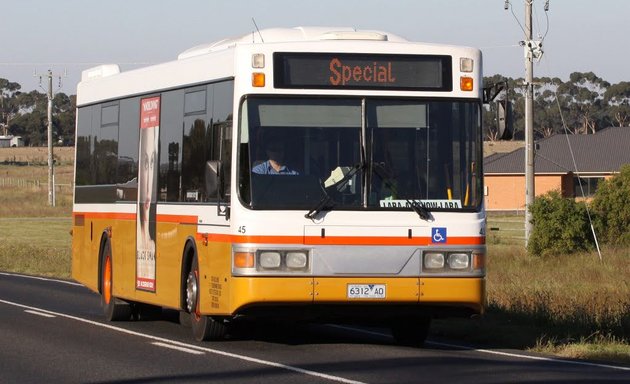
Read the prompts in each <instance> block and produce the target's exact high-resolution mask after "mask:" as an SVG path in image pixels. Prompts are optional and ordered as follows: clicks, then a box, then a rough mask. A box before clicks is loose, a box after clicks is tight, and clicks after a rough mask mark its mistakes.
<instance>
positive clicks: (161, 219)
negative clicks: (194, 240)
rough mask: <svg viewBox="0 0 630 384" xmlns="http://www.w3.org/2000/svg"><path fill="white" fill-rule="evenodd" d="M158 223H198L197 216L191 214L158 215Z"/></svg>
mask: <svg viewBox="0 0 630 384" xmlns="http://www.w3.org/2000/svg"><path fill="white" fill-rule="evenodd" d="M157 222H158V223H180V224H197V216H190V215H164V214H162V215H157Z"/></svg>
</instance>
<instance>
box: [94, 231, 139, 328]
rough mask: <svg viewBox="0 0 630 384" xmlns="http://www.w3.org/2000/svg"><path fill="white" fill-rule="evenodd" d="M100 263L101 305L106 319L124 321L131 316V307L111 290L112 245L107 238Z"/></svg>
mask: <svg viewBox="0 0 630 384" xmlns="http://www.w3.org/2000/svg"><path fill="white" fill-rule="evenodd" d="M101 255H102V259H101V260H102V265H101V307H102V308H103V313H104V314H105V318H106V319H107V320H108V321H125V320H129V319H130V318H131V312H132V308H131V306H130V305H129V303H127V302H125V301H123V300H120V299H118V298H117V297H115V296H114V295H113V294H112V292H113V281H114V279H113V276H114V274H113V262H112V247H111V244H110V243H109V240H106V241H105V244H103V249H102V254H101Z"/></svg>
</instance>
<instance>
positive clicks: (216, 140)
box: [208, 81, 234, 200]
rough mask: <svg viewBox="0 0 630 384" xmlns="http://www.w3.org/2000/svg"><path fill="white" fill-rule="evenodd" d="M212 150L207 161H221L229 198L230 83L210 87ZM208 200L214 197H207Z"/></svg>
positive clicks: (230, 147)
mask: <svg viewBox="0 0 630 384" xmlns="http://www.w3.org/2000/svg"><path fill="white" fill-rule="evenodd" d="M212 89H213V92H212V94H213V97H212V99H213V101H214V102H213V106H212V150H211V151H210V157H209V160H221V164H222V167H223V177H224V186H223V188H224V192H225V193H226V198H228V197H229V191H230V185H231V176H230V175H231V164H232V109H233V101H232V100H233V98H234V83H233V82H232V81H229V82H222V83H217V84H214V85H212ZM208 198H209V199H210V200H212V199H213V198H215V196H208Z"/></svg>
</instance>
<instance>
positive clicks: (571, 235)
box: [527, 191, 593, 256]
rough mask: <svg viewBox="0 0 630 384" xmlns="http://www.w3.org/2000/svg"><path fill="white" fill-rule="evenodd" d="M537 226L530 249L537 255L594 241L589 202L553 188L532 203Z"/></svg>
mask: <svg viewBox="0 0 630 384" xmlns="http://www.w3.org/2000/svg"><path fill="white" fill-rule="evenodd" d="M530 213H531V214H532V223H533V226H534V228H533V230H532V232H531V233H530V236H529V241H528V243H527V251H528V252H529V253H530V254H531V255H535V256H547V255H554V254H567V253H574V252H577V251H585V250H589V249H590V248H591V247H592V244H593V241H592V237H591V233H590V230H589V229H590V225H589V221H588V214H587V211H586V205H585V204H584V203H578V202H575V201H574V200H573V199H568V198H563V197H562V196H561V195H560V192H558V191H551V192H549V193H547V194H545V195H543V196H541V197H538V198H536V199H535V200H534V203H533V204H532V205H531V206H530Z"/></svg>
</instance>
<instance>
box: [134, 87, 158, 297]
mask: <svg viewBox="0 0 630 384" xmlns="http://www.w3.org/2000/svg"><path fill="white" fill-rule="evenodd" d="M140 104H141V110H140V111H141V113H140V159H139V164H138V215H137V221H136V222H137V226H136V227H137V237H136V245H137V249H136V289H141V290H145V291H151V292H155V288H156V286H155V256H156V254H155V216H156V207H155V204H156V201H157V177H156V173H157V161H158V159H157V148H158V137H159V123H160V122H159V118H160V98H159V97H152V98H148V99H142V100H141V101H140Z"/></svg>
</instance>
